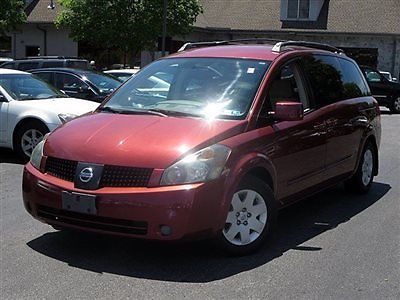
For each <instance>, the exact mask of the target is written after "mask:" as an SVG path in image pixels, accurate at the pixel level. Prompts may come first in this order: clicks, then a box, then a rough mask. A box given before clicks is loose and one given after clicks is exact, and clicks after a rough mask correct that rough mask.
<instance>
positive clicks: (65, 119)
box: [58, 114, 77, 124]
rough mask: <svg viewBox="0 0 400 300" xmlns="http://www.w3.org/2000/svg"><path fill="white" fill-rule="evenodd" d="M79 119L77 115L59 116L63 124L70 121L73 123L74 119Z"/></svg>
mask: <svg viewBox="0 0 400 300" xmlns="http://www.w3.org/2000/svg"><path fill="white" fill-rule="evenodd" d="M76 117H77V115H74V114H59V115H58V118H59V119H60V121H61V123H63V124H65V123H67V122H69V121H71V120H72V119H75V118H76Z"/></svg>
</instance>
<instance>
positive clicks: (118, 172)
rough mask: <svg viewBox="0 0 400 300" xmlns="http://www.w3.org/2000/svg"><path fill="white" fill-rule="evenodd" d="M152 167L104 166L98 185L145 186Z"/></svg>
mask: <svg viewBox="0 0 400 300" xmlns="http://www.w3.org/2000/svg"><path fill="white" fill-rule="evenodd" d="M152 171H153V170H152V169H146V168H131V167H117V166H104V170H103V176H102V178H101V181H100V186H102V187H106V186H115V187H129V186H133V187H143V186H147V184H148V183H149V179H150V176H151V173H152Z"/></svg>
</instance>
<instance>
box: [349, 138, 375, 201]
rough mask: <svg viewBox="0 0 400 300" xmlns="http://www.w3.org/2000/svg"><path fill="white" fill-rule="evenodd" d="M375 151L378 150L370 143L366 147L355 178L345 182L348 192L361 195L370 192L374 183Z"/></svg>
mask: <svg viewBox="0 0 400 300" xmlns="http://www.w3.org/2000/svg"><path fill="white" fill-rule="evenodd" d="M375 151H376V150H375V148H374V147H373V146H372V144H371V143H368V144H367V145H366V146H365V147H364V150H363V153H362V155H361V160H360V163H359V165H358V168H357V171H356V173H355V174H354V175H353V177H351V178H350V179H349V180H347V181H346V182H345V187H346V189H347V190H349V191H351V192H356V193H361V194H364V193H367V192H368V191H369V189H370V188H371V185H372V181H373V180H374V170H375V164H376V160H375V157H376V153H375Z"/></svg>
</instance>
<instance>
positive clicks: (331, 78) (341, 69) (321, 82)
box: [302, 55, 369, 107]
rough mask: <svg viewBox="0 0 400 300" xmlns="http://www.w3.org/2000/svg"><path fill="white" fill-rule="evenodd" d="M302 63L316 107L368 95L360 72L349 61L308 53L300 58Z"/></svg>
mask: <svg viewBox="0 0 400 300" xmlns="http://www.w3.org/2000/svg"><path fill="white" fill-rule="evenodd" d="M302 64H303V68H304V72H305V74H306V76H307V77H308V81H309V83H310V85H311V90H312V92H313V96H314V100H315V102H316V105H317V106H318V107H322V106H326V105H329V104H332V103H335V102H338V101H342V100H346V99H352V98H358V97H363V96H366V95H369V89H368V87H367V86H366V85H365V82H364V80H363V78H362V74H361V73H360V71H359V70H358V68H357V66H356V65H355V64H354V63H353V62H351V61H348V60H346V59H341V58H336V57H334V56H329V55H313V56H311V55H310V56H306V57H303V58H302Z"/></svg>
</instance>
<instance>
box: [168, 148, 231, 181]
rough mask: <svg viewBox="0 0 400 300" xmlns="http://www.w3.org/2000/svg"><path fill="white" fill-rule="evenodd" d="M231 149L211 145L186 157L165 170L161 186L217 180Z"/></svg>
mask: <svg viewBox="0 0 400 300" xmlns="http://www.w3.org/2000/svg"><path fill="white" fill-rule="evenodd" d="M230 153H231V149H230V148H228V147H226V146H223V145H218V144H216V145H213V146H210V147H207V148H204V149H202V150H200V151H197V152H196V153H194V154H190V155H187V156H186V157H184V158H183V159H181V160H180V161H178V162H177V163H175V164H173V165H172V166H170V167H169V168H167V169H165V171H164V173H163V176H162V178H161V185H173V184H185V183H196V182H204V181H209V180H213V179H216V178H218V177H219V176H220V175H221V172H222V171H223V169H224V167H225V163H226V161H227V160H228V157H229V154H230Z"/></svg>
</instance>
